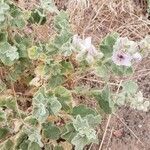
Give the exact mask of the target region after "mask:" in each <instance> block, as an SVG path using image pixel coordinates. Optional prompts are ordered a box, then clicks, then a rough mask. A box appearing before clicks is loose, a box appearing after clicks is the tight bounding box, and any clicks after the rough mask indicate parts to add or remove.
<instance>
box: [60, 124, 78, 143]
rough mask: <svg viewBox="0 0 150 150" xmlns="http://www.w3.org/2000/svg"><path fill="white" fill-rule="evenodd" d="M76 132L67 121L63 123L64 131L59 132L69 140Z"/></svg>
mask: <svg viewBox="0 0 150 150" xmlns="http://www.w3.org/2000/svg"><path fill="white" fill-rule="evenodd" d="M76 134H77V131H76V130H75V128H74V126H73V124H72V123H68V124H66V125H65V128H64V131H63V132H62V134H61V137H62V138H63V139H65V140H67V141H69V142H71V140H72V139H73V137H74V136H75V135H76Z"/></svg>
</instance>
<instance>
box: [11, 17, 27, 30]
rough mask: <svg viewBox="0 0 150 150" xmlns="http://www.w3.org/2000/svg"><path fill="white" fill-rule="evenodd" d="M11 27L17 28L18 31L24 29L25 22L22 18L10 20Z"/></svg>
mask: <svg viewBox="0 0 150 150" xmlns="http://www.w3.org/2000/svg"><path fill="white" fill-rule="evenodd" d="M11 25H12V26H14V27H18V28H19V29H22V28H24V27H25V25H26V22H25V20H24V18H23V17H22V16H19V17H16V18H14V19H13V20H11Z"/></svg>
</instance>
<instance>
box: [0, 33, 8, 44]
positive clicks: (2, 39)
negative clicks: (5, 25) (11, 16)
mask: <svg viewBox="0 0 150 150" xmlns="http://www.w3.org/2000/svg"><path fill="white" fill-rule="evenodd" d="M7 37H8V34H7V32H0V42H7Z"/></svg>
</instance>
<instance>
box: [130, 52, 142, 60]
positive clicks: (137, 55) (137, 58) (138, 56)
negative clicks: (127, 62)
mask: <svg viewBox="0 0 150 150" xmlns="http://www.w3.org/2000/svg"><path fill="white" fill-rule="evenodd" d="M132 57H133V59H135V60H137V61H141V60H142V56H141V54H140V53H139V52H136V53H135V54H133V56H132Z"/></svg>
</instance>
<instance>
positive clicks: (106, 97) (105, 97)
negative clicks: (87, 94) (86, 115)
mask: <svg viewBox="0 0 150 150" xmlns="http://www.w3.org/2000/svg"><path fill="white" fill-rule="evenodd" d="M93 96H94V98H95V99H96V100H97V102H98V104H99V107H100V108H101V109H102V110H103V111H104V112H105V113H107V114H111V113H112V112H113V110H114V103H113V101H112V100H111V99H110V91H109V89H108V87H105V88H104V89H103V90H102V91H101V92H100V91H99V92H94V93H93Z"/></svg>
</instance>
